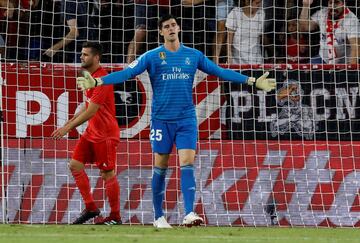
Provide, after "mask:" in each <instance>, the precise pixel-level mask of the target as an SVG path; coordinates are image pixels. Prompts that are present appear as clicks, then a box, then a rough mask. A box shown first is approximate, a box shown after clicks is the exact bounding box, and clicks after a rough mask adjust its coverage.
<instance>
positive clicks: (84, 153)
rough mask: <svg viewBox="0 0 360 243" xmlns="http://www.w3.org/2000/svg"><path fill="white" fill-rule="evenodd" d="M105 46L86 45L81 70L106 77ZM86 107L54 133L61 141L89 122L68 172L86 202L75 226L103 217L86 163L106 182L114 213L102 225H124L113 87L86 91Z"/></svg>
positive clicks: (54, 136)
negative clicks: (102, 65)
mask: <svg viewBox="0 0 360 243" xmlns="http://www.w3.org/2000/svg"><path fill="white" fill-rule="evenodd" d="M101 55H102V46H101V45H100V44H98V43H92V42H86V43H84V44H83V46H82V51H81V57H80V59H81V66H82V67H83V68H84V69H85V70H87V71H88V72H89V73H91V75H92V76H93V77H94V78H95V77H102V76H104V75H107V72H106V70H105V69H103V68H102V67H101V65H100V59H101ZM85 96H86V106H85V107H83V108H82V109H81V111H80V112H78V113H77V114H75V115H74V117H73V118H71V119H70V120H69V121H67V122H66V123H65V125H64V126H63V127H61V128H59V129H57V130H56V131H54V132H53V133H52V137H53V138H54V139H61V138H62V137H63V136H65V135H66V134H67V133H68V132H70V131H71V130H72V129H74V128H76V127H77V126H79V125H81V124H83V123H84V122H86V121H88V126H87V128H86V130H85V132H84V134H83V135H82V136H81V138H80V140H79V141H78V142H77V144H76V146H75V149H74V153H73V156H72V159H71V160H70V162H69V169H70V171H71V173H72V175H73V177H74V180H75V182H76V185H77V187H78V189H79V191H80V194H81V196H82V198H83V200H84V202H85V209H84V210H83V212H82V213H81V214H80V216H79V217H78V218H77V219H76V220H75V221H74V222H73V224H83V223H85V222H86V221H88V220H89V219H91V218H95V217H97V216H99V215H100V210H99V209H98V208H97V206H96V204H95V203H94V199H93V196H92V194H91V188H90V183H89V178H88V176H87V174H86V172H85V170H84V167H85V163H95V164H96V165H97V167H98V168H99V169H100V174H101V177H102V178H103V179H104V181H105V190H106V196H107V198H108V200H109V204H110V208H111V212H110V215H109V216H108V217H106V218H104V219H103V220H102V221H101V222H99V223H100V224H107V225H113V224H121V217H120V187H119V183H118V181H117V178H116V172H115V165H116V146H117V144H118V143H119V135H120V134H119V127H118V124H117V121H116V119H115V100H114V92H113V86H112V85H106V86H99V87H95V88H91V89H87V90H86V91H85Z"/></svg>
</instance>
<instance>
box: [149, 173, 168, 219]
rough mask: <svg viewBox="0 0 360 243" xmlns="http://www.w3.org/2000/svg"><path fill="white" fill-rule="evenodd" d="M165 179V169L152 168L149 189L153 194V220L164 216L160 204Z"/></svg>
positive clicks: (162, 198) (162, 197)
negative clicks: (150, 188)
mask: <svg viewBox="0 0 360 243" xmlns="http://www.w3.org/2000/svg"><path fill="white" fill-rule="evenodd" d="M165 177H166V169H163V168H159V167H154V172H153V177H152V182H151V187H152V193H153V205H154V211H155V220H157V219H158V218H160V217H161V216H164V212H163V209H162V204H163V200H164V193H165Z"/></svg>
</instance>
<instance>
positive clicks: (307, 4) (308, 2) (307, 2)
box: [303, 0, 314, 6]
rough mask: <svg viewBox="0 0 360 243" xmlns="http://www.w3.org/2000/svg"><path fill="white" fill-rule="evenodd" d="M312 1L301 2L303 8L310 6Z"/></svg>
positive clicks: (304, 0)
mask: <svg viewBox="0 0 360 243" xmlns="http://www.w3.org/2000/svg"><path fill="white" fill-rule="evenodd" d="M313 2H314V0H303V6H310V5H311V4H312V3H313Z"/></svg>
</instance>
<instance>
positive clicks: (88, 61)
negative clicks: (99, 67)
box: [80, 48, 99, 69]
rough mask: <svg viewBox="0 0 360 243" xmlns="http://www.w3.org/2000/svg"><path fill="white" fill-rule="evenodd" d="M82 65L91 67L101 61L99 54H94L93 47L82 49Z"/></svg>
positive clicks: (87, 67)
mask: <svg viewBox="0 0 360 243" xmlns="http://www.w3.org/2000/svg"><path fill="white" fill-rule="evenodd" d="M80 60H81V67H83V68H85V69H89V68H91V67H92V66H93V65H96V64H97V63H98V62H99V58H98V55H94V54H93V52H92V51H91V48H82V50H81V56H80Z"/></svg>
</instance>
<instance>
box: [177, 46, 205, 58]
mask: <svg viewBox="0 0 360 243" xmlns="http://www.w3.org/2000/svg"><path fill="white" fill-rule="evenodd" d="M182 53H183V54H184V53H186V54H188V53H189V54H192V55H196V56H201V55H204V54H203V53H202V52H201V51H199V50H197V49H195V48H192V47H189V46H185V45H183V44H182Z"/></svg>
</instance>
